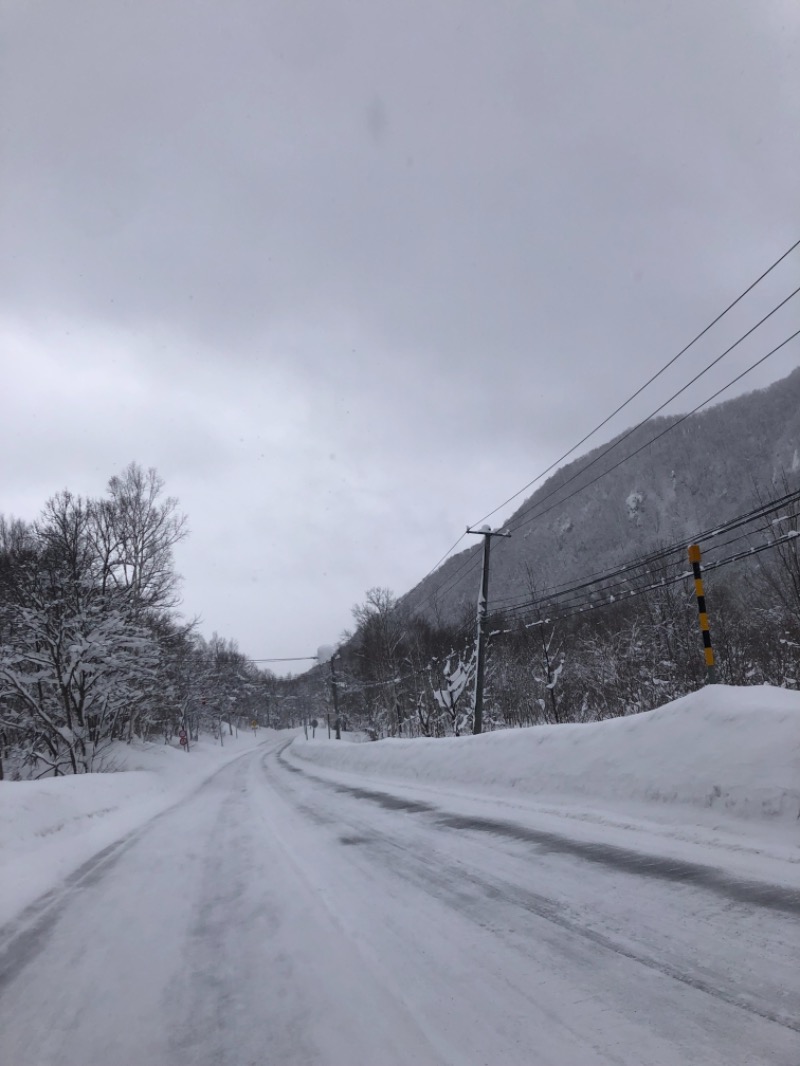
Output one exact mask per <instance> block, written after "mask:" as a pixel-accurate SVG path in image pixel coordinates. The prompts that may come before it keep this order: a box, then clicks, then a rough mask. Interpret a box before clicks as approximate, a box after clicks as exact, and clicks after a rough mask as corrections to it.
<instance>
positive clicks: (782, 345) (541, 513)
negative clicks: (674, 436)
mask: <svg viewBox="0 0 800 1066" xmlns="http://www.w3.org/2000/svg"><path fill="white" fill-rule="evenodd" d="M795 292H800V288H798V289H796V290H795ZM792 295H794V294H792ZM797 336H800V329H798V330H795V332H794V333H792V334H791V335H790V336H789V337H787V338H786V339H785V340H783V341H781V343H780V344H777V345H776V346H775V347H774V348H772V349H771V350H770V351H768V352H767V354H766V355H762V356H761V358H760V359H757V360H756V361H755V362H754V363H751V364H750V366H748V367H747V368H746V369H745V370H743V371H742V372H741V374H737V375H736V377H734V378H732V379H731V380H730V381H729V382H728V383H727V384H726V385H723V386H722V388H720V389H717V391H716V392H714V393H712V394H711V396H708V397H707V398H706V399H705V400H703V401H702V403H699V404H697V406H696V407H693V408H692V409H691V411H687V413H686V414H684V415H681V416H680V418H678V419H676V420H675V422H672V423H671V424H670V425H669V426H667V427H666V429H663V430H662V431H661V432H660V433H657V434H656V436H655V437H653V438H652V439H651V440H648V441H646V442H645V443H644V444H642V445H641V446H640V447H638V448H637V449H636V450H635V451H633V452H631V453H630V454H629V455H626V456H624V457H623V458H622V459H620V461H619V462H618V463H615V464H614V465H613V466H610V467H609V468H608V469H607V470H604V471H602V473H600V474H598V476H597V477H595V478H593V479H592V480H591V481H588V482H587V483H586V484H585V485H581V486H580V487H579V488H577V489H575V491H574V492H572V493H570V494H569V495H568V496H565V497H564V498H563V499H561V500H558V501H557V502H556V503H554V504H551V506H550V507H547V508H545V510H543V511H537V512H536V514H533V515H530V516H529V517H527V518H526V519H525V520H524V521H523V522H520V523H519V524H517V525H515V526H509V529H512V530H518V529H522V528H523V527H524V526H526V525H529V524H530V523H531V522H533V521H534V520H535V519H537V518H542V517H543V516H544V515H546V514H548V513H549V512H550V511H552V510H553V509H554V508H556V507H561V506H563V504H565V503H566V502H567V501H568V500H571V499H572V498H573V496H576V495H577V494H578V493H579V492H583V490H584V489H587V488H589V486H590V485H594V484H596V483H597V482H598V481H600V479H601V478H604V477H607V476H608V475H609V474H611V473H612V472H613V471H614V470H618V469H619V467H621V466H622V465H623V463H627V462H628V460H629V459H633V458H634V456H636V455H639V453H640V452H643V451H644V450H645V448H649V447H650V445H651V444H655V442H656V441H657V440H661V438H662V437H664V436H666V434H667V433H671V432H672V431H673V430H674V429H677V428H678V426H680V425H682V424H683V423H684V422H685V421H686V420H687V418H691V416H692V415H694V414H697V412H698V411H700V410H701V409H702V408H703V407H705V406H706V405H707V404H710V403H712V402H713V401H714V400H716V399H717V397H719V396H721V395H722V393H723V392H726V391H727V390H728V389H729V388H731V386H732V385H735V384H736V383H737V382H738V381H741V380H742V378H744V377H746V376H747V375H748V374H750V373H751V372H752V371H753V370H755V369H756V368H757V367H759V366H761V365H762V363H765V362H766V361H767V359H770V358H771V357H772V356H773V355H775V354H776V353H777V352H779V351H780V350H781V349H782V348H785V347H786V345H787V344H789V343H790V342H791V341H793V340H794V339H795V338H796V337H797ZM669 402H670V401H669V400H668V401H667V403H669ZM664 406H665V405H664ZM659 410H660V408H659ZM651 417H652V416H651ZM647 421H649V419H645V421H644V422H642V423H640V424H639V425H638V426H635V427H634V429H633V430H631V431H630V432H629V433H626V434H625V437H622V438H620V439H619V440H618V441H617V442H615V445H614V446H616V444H618V443H620V442H621V441H622V440H623V439H625V438H626V437H629V436H630V434H631V433H632V432H634V430H637V429H640V428H641V427H642V426H643V425H644V424H645V423H646V422H647ZM608 451H611V448H609V449H607V450H606V451H603V452H602V453H601V454H600V455H599V456H597V457H596V458H595V459H594V460H592V462H591V463H589V464H588V465H587V466H585V467H582V468H581V470H579V471H578V472H577V473H576V474H574V475H573V477H571V478H570V479H569V480H568V481H566V482H565V483H564V485H560V486H559V488H558V489H555V490H554V491H553V492H551V493H549V494H548V495H547V496H545V497H544V500H541V501H537V504H536V506H538V503H540V502H541V503H543V502H544V501H545V500H548V499H550V498H551V497H552V496H554V495H555V494H556V492H558V491H559V490H560V489H563V488H564V487H565V485H568V484H570V482H572V481H574V480H575V479H576V478H577V477H579V476H580V475H581V474H583V473H585V472H586V470H587V469H588V468H589V467H590V466H594V464H595V463H596V462H598V461H599V460H600V459H602V458H603V457H604V456H605V455H606V454H607V453H608Z"/></svg>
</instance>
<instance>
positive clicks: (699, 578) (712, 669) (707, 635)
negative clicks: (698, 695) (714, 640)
mask: <svg viewBox="0 0 800 1066" xmlns="http://www.w3.org/2000/svg"><path fill="white" fill-rule="evenodd" d="M701 558H702V553H701V551H700V545H699V544H690V545H689V562H690V563H691V564H692V573H693V575H694V591H695V594H696V596H697V612H698V615H699V616H700V632H701V633H702V635H703V653H704V655H705V660H706V684H707V685H716V683H717V668H716V664H715V662H714V649H713V648H712V647H711V632H710V631H709V628H708V612H707V610H706V594H705V590H704V588H703V571H702V570H701V568H700V560H701Z"/></svg>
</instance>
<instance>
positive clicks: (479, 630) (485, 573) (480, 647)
mask: <svg viewBox="0 0 800 1066" xmlns="http://www.w3.org/2000/svg"><path fill="white" fill-rule="evenodd" d="M467 533H475V534H477V535H479V536H481V537H483V569H482V571H481V591H480V593H479V595H478V618H477V626H476V632H475V699H474V703H473V714H472V732H473V733H474V734H476V735H477V734H478V733H480V732H481V731H482V729H483V680H484V675H485V672H486V618H487V616H488V613H489V608H488V603H489V557H490V551H491V547H490V546H491V542H492V537H510V536H511V534H510V533H506V532H504V531H502V530H499V529H498V530H496V531H493V530H491V529H490V528H489V526H483V528H482V529H470V528H469V526H467Z"/></svg>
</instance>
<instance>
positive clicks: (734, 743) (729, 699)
mask: <svg viewBox="0 0 800 1066" xmlns="http://www.w3.org/2000/svg"><path fill="white" fill-rule="evenodd" d="M290 752H291V755H292V757H294V758H296V759H298V760H301V761H302V762H304V763H315V764H316V765H318V766H323V767H328V768H330V769H333V770H338V771H345V772H351V773H358V774H366V775H370V776H376V777H385V778H393V779H395V780H397V781H405V782H410V781H416V782H421V783H423V782H424V783H425V784H429V785H435V784H443V785H444V784H450V785H455V786H458V787H460V788H462V789H463V788H464V787H466V788H469V789H472V788H474V789H476V790H480V791H482V792H492V793H496V794H500V793H508V792H509V791H510V790H513V791H514V792H515V793H516V794H517V795H527V796H530V797H535V798H540V799H542V800H546V799H549V798H552V799H553V800H558V799H561V800H575V801H580V802H585V801H587V800H588V801H591V800H592V799H597V800H603V801H622V802H625V801H633V800H635V801H646V802H650V803H669V804H674V803H681V804H688V805H690V806H693V807H703V808H712V809H715V810H718V811H719V812H720V813H723V812H724V813H725V814H727V815H733V816H735V817H739V818H757V819H764V818H768V819H773V820H783V821H793V822H795V823H797V822H798V819H799V818H800V693H797V692H790V691H787V690H785V689H778V688H771V687H769V686H766V685H764V686H758V687H755V686H754V687H752V688H733V687H729V686H727V685H715V686H710V687H707V688H704V689H702V690H701V691H699V692H695V693H692V694H691V695H689V696H685V697H683V698H682V699H679V700H675V701H674V702H673V703H669V704H667V705H666V706H664V707H659V708H658V709H656V710H654V711H648V712H646V713H643V714H637V715H633V716H631V717H628V718H614V719H611V720H609V721H606V722H596V723H592V724H590V725H557V726H534V727H532V728H528V729H512V730H501V731H498V732H494V733H486V734H484V735H483V736H479V737H460V738H447V739H443V740H429V739H423V738H421V739H417V740H382V741H378V742H377V743H371V744H370V743H366V744H341V743H336V741H328V740H327V739H326V740H317V741H308V742H305V741H304V740H303V739H302V738H298V739H297V740H295V742H294V743H293V745H292V747H291V749H290ZM798 832H800V823H798Z"/></svg>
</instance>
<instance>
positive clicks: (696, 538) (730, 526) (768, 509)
mask: <svg viewBox="0 0 800 1066" xmlns="http://www.w3.org/2000/svg"><path fill="white" fill-rule="evenodd" d="M797 502H800V489H797V490H795V491H793V492H789V493H786V494H785V495H783V496H779V497H776V498H775V499H774V500H769V501H767V502H766V503H763V504H760V505H759V506H758V507H754V508H751V510H749V511H745V512H744V513H742V514H740V515H737V516H736V517H734V518H731V519H729V520H728V521H727V522H724V523H722V524H717V525H714V526H711V527H710V528H708V529H704V530H701V531H699V532H696V533H693V534H692V536H691V537H685V538H683V539H681V540H678V541H675V542H673V543H672V544H670V545H668V546H666V547H664V548H657V549H655V550H654V551H652V552H648V553H646V554H645V555H642V556H638V557H637V558H635V559H633V560H630V561H628V562H626V563H621V564H619V565H618V566H613V567H610V568H608V569H606V570H600V571H595V572H593V573H591V574H582V575H580V576H579V577H577V578H572V579H570V580H569V581H562V582H557V583H556V584H554V585H546V586H544V587H543V588H542V589H540V590H538V591H537V593H536V598H535V599H534V600H531V599H522V600H520V599H519V598H517V597H514V598H513V599H505V600H504V599H500V598H498V599H496V600H493V601H491V604H490V606H492V607H494V608H495V609H500V610H512V609H515V608H516V607H520V606H525V605H527V604H530V603H539V602H547V601H549V600H552V599H554V598H557V597H558V596H561V595H564V594H566V593H568V592H571V591H572V590H574V589H577V588H583V587H587V586H589V585H592V584H598V583H600V582H601V581H607V580H610V579H612V578H614V577H617V576H619V575H625V574H628V573H630V572H631V571H634V570H638V569H641V567H642V566H647V565H651V564H653V563H656V562H659V561H660V560H662V559H665V558H668V557H669V556H670V555H674V554H675V553H676V552H678V551H683V550H685V549H686V547H687V546H688V545H689V544H693V543H698V544H703V545H709V542H711V543H710V545H709V546H708V547H704V553H705V552H709V551H715V550H719V548H721V547H725V546H727V545H728V544H732V543H734V542H735V540H738V539H741V538H734V540H731V541H725V542H724V543H723V544H722V545H715V544H714V543H713V542H714V540H715V539H716V538H717V537H719V536H722V535H724V534H726V533H731V532H733V531H734V530H735V529H739V528H741V527H742V526H744V525H750V524H751V523H753V522H757V521H759V520H760V519H763V518H766V517H768V516H769V515H771V514H774V513H775V512H776V511H779V510H782V509H783V508H784V507H787V506H790V505H792V504H794V503H797ZM761 531H762V532H766V531H767V530H766V527H765V528H764V529H762V530H761ZM753 532H754V531H752V530H751V531H748V532H747V533H745V534H743V535H742V536H743V537H746V536H751V535H752V533H753Z"/></svg>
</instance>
